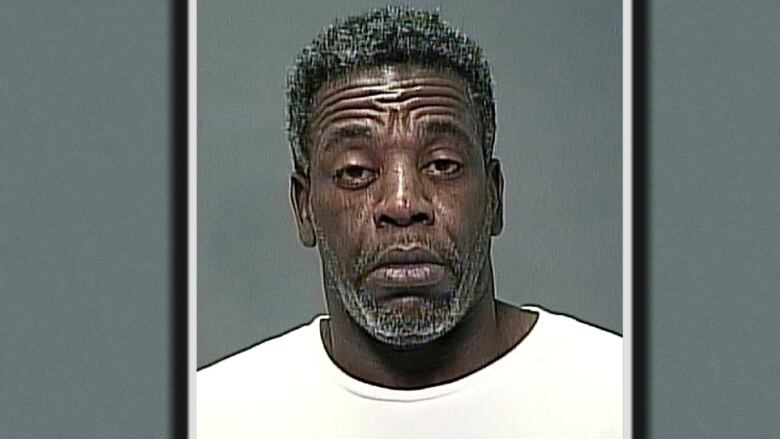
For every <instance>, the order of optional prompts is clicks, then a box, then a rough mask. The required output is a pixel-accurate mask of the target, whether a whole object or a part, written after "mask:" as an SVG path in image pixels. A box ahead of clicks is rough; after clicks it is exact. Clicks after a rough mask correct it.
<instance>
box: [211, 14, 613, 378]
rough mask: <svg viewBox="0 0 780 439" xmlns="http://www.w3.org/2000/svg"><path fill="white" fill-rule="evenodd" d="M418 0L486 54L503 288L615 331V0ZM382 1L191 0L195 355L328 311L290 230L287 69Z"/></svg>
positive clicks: (312, 267) (315, 263) (510, 295)
mask: <svg viewBox="0 0 780 439" xmlns="http://www.w3.org/2000/svg"><path fill="white" fill-rule="evenodd" d="M443 3H444V2H431V1H426V2H417V3H415V5H417V6H419V7H423V8H434V7H440V11H441V14H442V16H443V17H444V19H445V20H447V21H449V22H450V23H452V24H453V25H455V26H456V27H459V28H460V29H461V30H463V31H464V32H465V33H466V34H468V35H469V36H471V37H472V38H474V39H475V40H476V41H477V42H478V43H479V44H480V45H481V46H482V47H483V49H484V50H485V52H486V55H487V57H488V60H489V62H490V63H491V65H492V68H493V76H494V79H495V96H496V105H497V125H498V132H497V139H496V156H497V157H499V158H500V159H501V161H502V164H503V169H504V174H505V177H506V187H505V194H504V196H505V228H504V232H503V233H502V235H500V236H499V237H498V238H497V239H494V241H493V242H494V244H493V256H494V263H495V265H494V269H495V273H496V294H497V296H498V297H499V298H501V299H503V300H506V301H509V302H512V303H516V304H524V303H538V304H543V305H544V306H545V307H548V308H550V309H552V310H556V311H560V312H565V313H569V314H572V315H575V316H578V317H580V318H582V319H584V320H587V321H590V322H593V323H595V324H598V325H600V326H603V327H605V328H608V329H611V330H614V331H618V332H621V331H622V290H621V279H622V278H621V276H622V273H621V235H622V218H621V195H622V191H621V172H622V167H621V166H622V160H621V133H622V132H621V114H622V107H621V91H622V88H621V78H622V76H621V75H622V73H621V5H620V1H618V0H610V1H601V0H599V1H580V0H576V1H574V0H572V1H556V2H539V1H520V2H511V4H509V2H505V3H506V4H500V2H490V3H484V2H483V3H481V4H478V3H477V2H469V1H458V2H446V4H443ZM385 4H386V3H385V2H378V1H376V2H365V1H344V0H341V1H329V2H310V1H285V2H244V1H223V0H220V1H215V0H208V1H205V0H202V1H199V2H198V187H197V190H198V206H197V208H198V239H197V243H198V262H197V269H198V275H197V277H198V296H197V301H198V302H197V309H198V323H197V330H198V336H197V338H198V344H197V348H198V355H197V357H198V359H197V361H198V365H199V366H202V365H204V364H207V363H209V362H211V361H214V360H216V359H218V358H220V357H222V356H225V355H228V354H230V353H232V352H235V351H237V350H240V349H241V348H243V347H246V346H248V345H250V344H253V343H255V342H257V341H258V340H262V339H266V338H269V337H271V336H273V335H276V334H279V333H281V332H284V331H286V330H287V329H290V328H292V327H294V326H298V325H300V324H302V323H305V322H308V321H309V320H310V319H311V317H312V316H313V315H314V314H316V313H321V312H324V299H323V295H322V286H321V271H320V266H319V257H318V253H317V252H316V250H314V249H305V248H304V247H302V246H301V244H300V243H299V242H298V240H297V234H296V229H295V223H294V218H293V214H292V211H291V209H290V204H289V201H288V193H289V174H290V171H291V169H292V161H291V156H290V150H289V146H288V144H287V141H286V133H285V131H284V126H285V119H284V111H285V95H284V93H285V88H284V86H285V79H286V70H287V68H288V66H289V65H290V63H291V61H292V59H293V58H294V56H295V55H296V54H297V53H298V51H299V50H300V49H301V48H302V47H303V46H304V45H305V44H307V43H309V42H310V41H311V40H312V39H313V38H314V37H315V36H316V34H317V33H318V32H319V31H320V29H321V28H322V27H324V26H326V25H327V24H329V23H330V22H331V21H332V20H333V19H334V18H336V17H339V16H343V15H349V14H354V13H359V12H363V11H366V10H368V9H369V8H370V7H373V6H383V5H385Z"/></svg>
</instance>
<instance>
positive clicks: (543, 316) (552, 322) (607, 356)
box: [523, 306, 623, 360]
mask: <svg viewBox="0 0 780 439" xmlns="http://www.w3.org/2000/svg"><path fill="white" fill-rule="evenodd" d="M523 309H524V310H527V311H531V312H536V313H537V314H538V315H539V318H538V320H537V324H536V326H535V327H534V328H533V329H532V330H531V334H532V336H533V337H535V338H538V339H540V340H539V342H540V343H538V344H539V345H544V346H546V347H548V348H549V349H548V350H550V351H552V352H556V353H557V354H560V355H566V354H567V353H570V354H578V353H582V352H589V353H590V355H589V356H590V357H593V356H594V355H597V356H598V358H602V359H604V360H616V359H621V360H622V357H623V337H621V336H620V335H619V334H616V333H614V332H611V331H608V330H606V329H604V328H600V327H598V326H596V325H593V324H591V323H588V322H585V321H583V320H580V319H578V318H576V317H573V316H570V315H567V314H563V313H557V312H554V311H549V310H547V309H544V308H542V307H539V306H524V307H523Z"/></svg>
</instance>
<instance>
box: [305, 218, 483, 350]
mask: <svg viewBox="0 0 780 439" xmlns="http://www.w3.org/2000/svg"><path fill="white" fill-rule="evenodd" d="M492 212H493V210H492V206H491V203H486V209H485V212H484V214H483V216H482V217H483V221H482V223H481V224H480V226H479V228H478V230H477V233H476V234H475V235H474V239H473V240H472V241H471V242H470V243H469V244H468V246H467V248H466V249H465V251H462V252H461V251H459V250H458V249H457V248H456V246H455V245H454V243H452V241H451V240H449V239H434V238H431V237H430V236H429V235H422V234H417V233H411V232H407V233H404V234H402V235H399V236H398V237H396V239H395V240H394V241H393V242H392V243H389V244H385V245H376V246H372V247H371V248H366V249H363V250H362V251H361V253H360V255H359V257H358V258H357V260H356V261H345V263H342V262H341V261H339V258H338V257H337V256H336V254H335V252H334V251H333V250H332V247H331V246H330V245H329V243H328V239H327V237H326V236H325V234H324V233H323V232H322V230H321V229H320V228H319V227H316V226H315V231H316V233H317V242H318V247H319V251H320V257H321V259H322V267H323V277H324V280H325V288H326V290H328V291H335V292H337V297H338V298H339V300H340V302H341V305H342V306H343V307H344V309H345V310H346V311H347V313H348V314H349V316H350V317H351V318H352V319H353V320H354V321H355V322H356V323H357V324H358V326H360V327H361V328H363V330H365V331H366V332H367V333H368V334H369V335H371V336H372V337H374V338H375V339H377V340H379V341H381V342H383V343H387V344H389V345H391V346H393V347H396V348H398V349H410V348H414V347H415V346H419V345H423V344H426V343H429V342H431V341H434V340H436V339H438V338H440V337H442V336H443V335H445V334H447V333H448V332H450V331H451V330H452V329H453V328H454V327H455V326H456V325H457V324H458V322H460V321H461V320H462V319H463V318H464V317H465V316H466V315H467V313H468V311H469V310H470V309H471V308H472V306H473V305H474V303H476V302H477V300H478V299H479V298H480V291H479V290H478V288H477V281H478V280H479V275H480V273H481V271H482V268H483V266H484V263H485V258H486V257H487V253H488V251H489V249H490V236H491V235H490V225H491V223H492ZM403 244H417V245H419V246H421V247H423V248H425V249H428V250H430V251H433V252H435V253H437V254H438V255H439V256H440V257H441V258H442V259H443V260H444V262H445V265H446V266H447V267H449V268H451V269H452V271H453V272H454V276H455V279H456V283H455V285H456V286H455V289H454V290H453V291H451V292H448V293H446V294H440V295H436V297H429V296H422V297H419V298H418V300H416V301H415V302H414V306H398V305H395V306H393V305H392V304H388V303H379V302H377V300H376V299H375V298H374V296H373V295H372V294H371V293H370V292H369V291H367V290H366V289H365V287H364V286H362V282H361V279H362V278H363V277H364V276H365V274H366V270H367V269H368V267H371V266H373V264H374V263H375V262H376V261H377V260H378V258H379V256H380V255H381V253H382V251H383V250H384V249H386V248H388V247H389V246H391V245H403ZM347 267H350V268H347Z"/></svg>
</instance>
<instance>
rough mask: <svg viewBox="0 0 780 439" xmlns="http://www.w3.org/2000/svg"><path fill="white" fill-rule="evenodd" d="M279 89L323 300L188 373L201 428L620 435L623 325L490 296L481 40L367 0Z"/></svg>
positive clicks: (490, 123) (303, 228)
mask: <svg viewBox="0 0 780 439" xmlns="http://www.w3.org/2000/svg"><path fill="white" fill-rule="evenodd" d="M288 97H289V108H288V116H289V126H288V130H289V135H290V142H291V146H292V150H293V158H294V164H295V170H294V172H293V175H292V178H291V193H290V194H291V200H292V205H293V210H294V213H295V218H296V220H297V225H298V231H299V237H300V240H301V242H302V243H303V244H304V245H305V246H309V247H313V246H316V247H317V248H318V250H319V253H320V256H321V260H322V267H323V277H324V289H325V297H326V302H327V307H328V315H327V316H318V317H317V318H315V319H314V321H313V322H311V323H310V324H308V325H305V326H303V327H300V328H298V329H295V330H293V331H291V332H289V333H287V334H285V335H283V336H281V337H278V338H276V339H272V340H269V341H267V342H264V343H262V344H259V345H256V346H254V347H252V348H250V349H248V350H245V351H243V352H241V353H239V354H238V355H234V356H232V357H229V358H227V359H225V360H223V361H221V362H218V363H217V364H215V365H213V366H211V367H208V368H206V369H204V370H202V371H200V372H199V373H198V383H197V395H198V401H197V406H198V407H197V423H198V435H199V437H200V438H211V437H219V438H260V437H263V438H267V437H268V438H316V437H338V438H390V437H392V438H396V437H415V438H416V437H420V438H454V437H463V438H505V437H532V438H568V437H577V438H616V437H621V436H622V343H621V340H620V338H619V337H618V336H615V335H613V334H611V333H608V332H606V331H602V330H599V329H596V328H594V327H592V326H589V325H586V324H583V323H580V322H578V321H576V320H574V319H572V318H570V317H566V316H562V315H557V314H553V313H551V312H548V311H546V310H544V309H542V308H539V307H531V306H526V307H515V306H512V305H509V304H506V303H503V302H500V301H498V300H496V299H495V292H494V287H493V271H492V265H491V260H490V243H491V237H492V236H497V235H498V234H499V233H500V232H501V229H502V226H503V224H502V190H503V176H502V172H501V167H500V164H499V162H498V160H497V159H495V158H493V155H492V149H493V141H494V134H495V114H494V103H493V94H492V87H491V81H490V70H489V67H488V65H487V62H486V61H485V60H484V58H483V56H482V52H481V50H480V49H479V48H478V47H477V46H476V45H475V44H474V43H473V42H472V41H471V40H469V39H468V38H467V37H465V36H464V35H463V34H461V33H460V32H458V31H457V30H455V29H453V28H451V27H450V26H449V25H447V24H446V23H444V22H442V21H441V20H440V19H439V17H438V15H437V14H431V13H427V12H422V11H416V10H412V9H405V8H392V7H388V8H384V9H380V10H375V11H372V12H370V13H368V14H364V15H361V16H357V17H352V18H349V19H346V20H344V21H341V22H337V23H336V24H335V25H334V26H331V27H330V28H328V29H327V30H325V31H324V32H323V34H321V35H320V36H319V37H318V39H317V40H315V41H314V42H313V43H312V44H311V45H310V46H309V47H307V48H305V49H304V51H303V53H302V54H301V55H300V56H299V58H298V59H297V61H296V65H295V69H294V70H293V72H292V73H291V76H290V82H289V93H288Z"/></svg>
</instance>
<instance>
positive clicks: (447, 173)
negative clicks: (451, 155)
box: [422, 159, 463, 178]
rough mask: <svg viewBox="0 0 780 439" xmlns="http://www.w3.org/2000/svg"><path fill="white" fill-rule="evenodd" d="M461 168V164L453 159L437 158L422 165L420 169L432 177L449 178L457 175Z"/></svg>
mask: <svg viewBox="0 0 780 439" xmlns="http://www.w3.org/2000/svg"><path fill="white" fill-rule="evenodd" d="M461 168H463V165H461V164H460V163H459V162H457V161H455V160H449V159H438V160H434V161H432V162H429V163H428V164H426V165H425V166H423V168H422V170H423V172H424V173H425V174H426V175H429V176H432V177H442V178H449V177H454V176H457V175H458V173H459V172H460V170H461Z"/></svg>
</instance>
